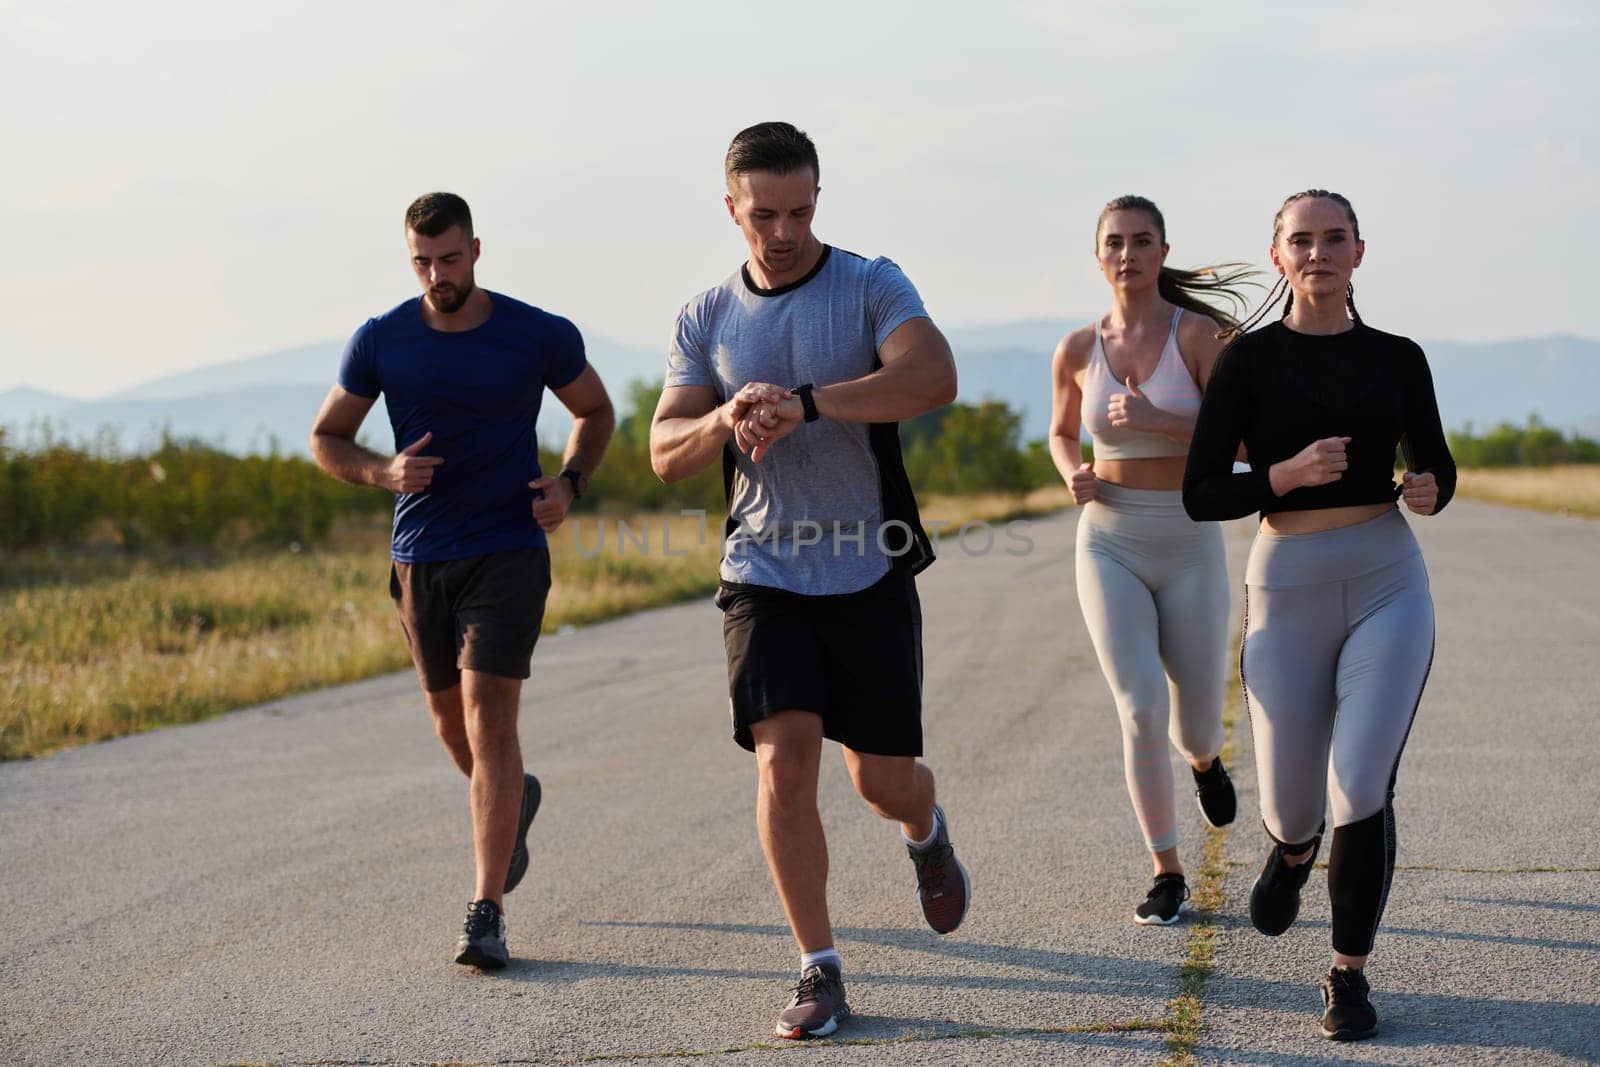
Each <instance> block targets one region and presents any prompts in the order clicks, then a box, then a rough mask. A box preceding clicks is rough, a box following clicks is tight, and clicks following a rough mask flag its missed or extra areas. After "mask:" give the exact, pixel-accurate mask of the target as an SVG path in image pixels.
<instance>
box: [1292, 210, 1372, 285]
mask: <svg viewBox="0 0 1600 1067" xmlns="http://www.w3.org/2000/svg"><path fill="white" fill-rule="evenodd" d="M1365 251H1366V243H1365V242H1364V241H1358V240H1356V235H1355V228H1354V226H1352V225H1351V223H1350V216H1349V214H1348V213H1346V211H1345V209H1344V207H1343V206H1342V205H1341V204H1340V203H1339V202H1338V201H1337V200H1329V199H1327V198H1326V197H1310V196H1308V197H1305V198H1303V199H1300V200H1296V201H1295V202H1294V203H1292V204H1290V205H1289V206H1288V207H1287V208H1285V209H1284V212H1283V217H1282V219H1281V220H1280V223H1279V226H1278V233H1277V236H1276V237H1275V238H1274V239H1273V242H1272V265H1273V266H1274V267H1277V268H1278V273H1279V274H1281V275H1283V276H1284V277H1285V278H1287V279H1288V281H1289V288H1291V289H1292V290H1294V295H1295V296H1296V297H1299V298H1307V297H1309V298H1311V299H1312V300H1317V301H1320V300H1324V299H1327V298H1329V297H1339V298H1341V299H1342V298H1343V296H1344V293H1345V288H1346V287H1347V286H1348V285H1349V284H1350V275H1351V274H1353V273H1355V269H1356V268H1357V267H1359V266H1361V256H1362V253H1364V252H1365Z"/></svg>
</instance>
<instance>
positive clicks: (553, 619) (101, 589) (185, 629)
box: [0, 494, 1048, 759]
mask: <svg viewBox="0 0 1600 1067" xmlns="http://www.w3.org/2000/svg"><path fill="white" fill-rule="evenodd" d="M1041 499H1044V498H1041ZM929 505H930V509H929V510H930V513H931V515H932V518H931V519H930V521H932V519H942V520H945V521H950V522H953V523H957V524H959V523H960V522H964V521H971V520H975V519H987V520H990V521H999V520H1003V519H1007V518H1011V517H1015V516H1016V515H1017V514H1019V513H1021V511H1022V509H1024V508H1028V507H1030V506H1032V507H1047V506H1048V505H1043V504H1035V503H1034V502H1032V501H1031V499H1021V498H1018V497H1015V496H1005V495H1000V494H996V495H994V496H993V497H980V498H968V499H956V500H930V501H929ZM719 529H720V528H719V518H718V516H716V515H710V516H707V518H706V519H705V527H704V530H705V536H704V543H702V541H701V531H702V524H701V521H700V520H698V519H696V518H694V517H684V516H677V515H674V516H670V517H668V516H659V515H655V516H648V517H643V518H641V517H631V518H620V519H619V518H618V517H615V516H603V517H602V516H594V515H587V514H586V515H581V516H578V517H576V519H575V520H574V521H573V522H572V523H570V524H569V525H568V526H567V527H566V528H564V529H562V530H561V531H559V532H558V533H557V534H556V535H555V536H553V537H552V538H551V540H550V558H551V566H552V569H553V571H554V574H553V586H552V589H551V593H550V600H549V604H548V606H547V610H546V613H545V622H544V626H545V631H546V632H551V631H554V630H556V629H559V628H560V627H563V626H582V625H585V624H588V623H592V622H597V621H599V620H602V619H607V618H612V617H614V616H617V615H622V614H625V613H627V612H630V611H637V610H639V609H640V608H646V607H652V606H655V605H658V604H666V603H672V602H674V601H678V600H683V599H685V598H688V597H693V596H701V595H705V594H708V593H709V592H710V591H711V590H712V589H714V588H715V587H716V581H717V560H718V558H719V556H720V554H721V546H720V542H719V537H718V535H719ZM602 537H603V542H602ZM669 553H670V554H669ZM0 649H3V650H4V655H3V657H0V759H17V758H22V757H28V756H37V755H41V754H43V753H46V752H50V751H52V750H54V749H58V748H63V747H66V746H69V745H75V744H81V743H84V742H88V741H98V740H103V739H105V738H109V737H116V736H119V735H122V734H128V733H134V732H137V731H140V730H147V729H151V728H154V727H157V726H163V725H170V724H174V723H183V722H193V721H195V720H197V719H203V718H206V717H208V716H211V715H216V714H219V713H221V712H224V711H229V710H231V709H234V708H240V707H246V706H249V705H251V704H258V703H262V702H264V701H268V700H273V699H277V698H279V697H283V696H287V695H289V694H291V693H296V692H301V691H304V690H308V689H317V688H321V687H323V686H328V685H337V684H340V683H343V682H351V681H356V680H358V679H361V678H368V677H371V676H373V675H376V674H382V673H384V672H387V671H393V670H400V669H403V668H405V667H407V666H409V664H410V660H409V658H408V657H407V655H406V650H405V645H404V644H403V642H402V640H401V637H400V633H399V628H398V625H397V623H396V621H395V616H394V608H393V607H392V605H391V604H390V602H389V590H388V527H387V524H386V523H371V522H367V523H360V524H354V525H351V526H347V527H345V528H343V529H342V530H341V531H339V533H338V534H337V535H336V536H335V537H334V538H333V539H332V541H331V542H330V543H329V544H328V545H327V546H325V547H321V548H318V549H315V550H308V551H299V552H289V551H285V552H279V553H274V554H270V555H260V556H255V557H249V558H244V559H233V560H225V561H219V560H209V561H207V560H187V561H165V562H152V561H148V560H130V559H127V558H126V557H114V558H105V559H93V558H87V559H86V558H83V557H74V558H66V559H52V558H50V557H48V556H43V557H37V558H29V559H21V560H18V559H12V560H6V561H5V575H4V582H3V583H0Z"/></svg>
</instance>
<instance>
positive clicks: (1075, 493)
mask: <svg viewBox="0 0 1600 1067" xmlns="http://www.w3.org/2000/svg"><path fill="white" fill-rule="evenodd" d="M1093 344H1094V334H1093V333H1092V332H1091V331H1089V330H1074V331H1073V332H1072V333H1069V334H1067V336H1065V337H1063V338H1062V339H1061V343H1060V344H1058V345H1056V351H1055V355H1054V356H1053V357H1051V360H1050V381H1051V386H1050V437H1049V442H1050V458H1051V459H1052V460H1054V461H1055V465H1056V471H1057V472H1058V473H1059V474H1060V475H1061V480H1062V481H1064V482H1066V483H1067V488H1068V489H1070V490H1072V500H1073V503H1075V504H1087V503H1088V502H1089V501H1091V500H1093V499H1094V498H1095V495H1096V490H1097V488H1098V484H1097V482H1096V481H1095V476H1094V466H1093V464H1090V463H1085V462H1084V461H1083V439H1082V434H1083V387H1082V385H1081V384H1079V382H1078V375H1080V374H1082V373H1083V370H1084V367H1085V366H1086V365H1087V364H1088V361H1089V353H1090V350H1091V348H1092V347H1093Z"/></svg>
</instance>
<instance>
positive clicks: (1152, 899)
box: [1133, 874, 1189, 926]
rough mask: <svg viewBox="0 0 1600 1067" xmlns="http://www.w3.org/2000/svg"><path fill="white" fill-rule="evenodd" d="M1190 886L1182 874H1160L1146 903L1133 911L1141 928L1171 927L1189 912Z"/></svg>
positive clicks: (1134, 917) (1146, 897) (1145, 899)
mask: <svg viewBox="0 0 1600 1067" xmlns="http://www.w3.org/2000/svg"><path fill="white" fill-rule="evenodd" d="M1188 901H1189V885H1188V883H1186V882H1185V881H1184V880H1183V875H1181V874H1158V875H1156V881H1155V884H1154V885H1152V886H1151V887H1150V892H1149V893H1147V894H1145V898H1144V903H1143V904H1140V905H1139V906H1138V907H1137V908H1134V909H1133V921H1134V922H1136V923H1138V924H1139V925H1140V926H1171V925H1172V924H1173V923H1175V922H1177V921H1178V920H1179V919H1180V918H1181V917H1182V916H1183V913H1184V912H1186V911H1188V910H1189V903H1188Z"/></svg>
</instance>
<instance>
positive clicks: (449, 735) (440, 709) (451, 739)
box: [422, 685, 472, 778]
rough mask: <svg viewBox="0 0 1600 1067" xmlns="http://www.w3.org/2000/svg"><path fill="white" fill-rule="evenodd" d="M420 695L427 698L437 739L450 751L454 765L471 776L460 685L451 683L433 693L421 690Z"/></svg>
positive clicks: (469, 753)
mask: <svg viewBox="0 0 1600 1067" xmlns="http://www.w3.org/2000/svg"><path fill="white" fill-rule="evenodd" d="M422 695H423V696H424V697H426V698H427V701H428V711H430V712H432V714H433V729H434V731H435V732H436V733H437V734H438V735H439V741H440V742H441V743H442V744H443V745H444V748H445V751H446V752H448V753H450V758H451V759H452V760H454V761H455V764H456V766H457V767H460V768H461V773H462V774H464V775H466V776H467V777H468V778H471V777H472V746H471V745H470V744H469V743H468V742H467V721H466V709H465V708H464V707H463V706H462V703H461V686H460V685H453V686H451V687H450V688H449V689H440V690H438V691H437V692H433V693H430V692H428V691H427V690H423V693H422Z"/></svg>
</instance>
